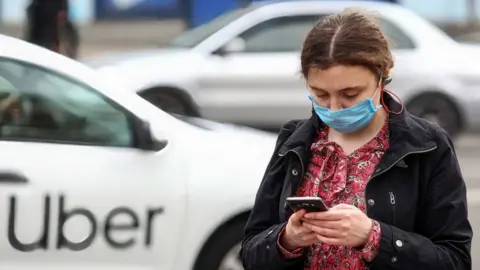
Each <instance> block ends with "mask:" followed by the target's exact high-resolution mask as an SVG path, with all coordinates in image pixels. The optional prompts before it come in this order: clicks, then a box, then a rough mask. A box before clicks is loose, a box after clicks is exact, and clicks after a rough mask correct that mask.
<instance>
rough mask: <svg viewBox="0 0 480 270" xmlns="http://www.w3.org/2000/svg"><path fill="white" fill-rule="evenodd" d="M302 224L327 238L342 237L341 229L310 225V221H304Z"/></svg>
mask: <svg viewBox="0 0 480 270" xmlns="http://www.w3.org/2000/svg"><path fill="white" fill-rule="evenodd" d="M303 226H304V227H306V228H308V229H310V230H312V231H314V232H315V233H317V234H320V235H323V236H324V237H329V238H342V237H344V236H345V235H344V232H343V231H338V230H335V229H330V228H322V227H318V226H315V225H312V224H310V223H307V222H304V223H303Z"/></svg>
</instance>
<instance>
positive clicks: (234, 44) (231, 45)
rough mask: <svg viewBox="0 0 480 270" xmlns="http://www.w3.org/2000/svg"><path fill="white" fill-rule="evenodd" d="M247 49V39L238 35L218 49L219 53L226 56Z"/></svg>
mask: <svg viewBox="0 0 480 270" xmlns="http://www.w3.org/2000/svg"><path fill="white" fill-rule="evenodd" d="M244 50H245V40H243V39H242V38H240V37H236V38H234V39H232V40H230V41H229V42H228V43H226V44H225V45H223V46H222V47H221V48H220V49H219V50H218V51H217V54H218V55H221V56H224V55H227V54H231V53H238V52H243V51H244Z"/></svg>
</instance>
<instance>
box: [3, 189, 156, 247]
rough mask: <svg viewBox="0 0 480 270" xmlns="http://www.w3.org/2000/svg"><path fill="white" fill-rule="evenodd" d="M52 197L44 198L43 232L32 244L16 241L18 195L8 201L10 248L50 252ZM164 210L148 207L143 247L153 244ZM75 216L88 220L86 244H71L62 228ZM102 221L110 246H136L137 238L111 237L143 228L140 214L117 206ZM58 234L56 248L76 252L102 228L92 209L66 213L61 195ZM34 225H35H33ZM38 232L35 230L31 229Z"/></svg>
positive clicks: (77, 209) (105, 238) (104, 233)
mask: <svg viewBox="0 0 480 270" xmlns="http://www.w3.org/2000/svg"><path fill="white" fill-rule="evenodd" d="M51 200H52V198H51V196H50V195H46V196H45V197H44V199H43V203H44V204H43V222H42V223H43V227H42V228H43V231H42V232H41V234H40V237H39V238H38V239H37V240H36V241H34V242H31V243H22V242H20V240H19V239H18V238H17V234H16V229H15V228H16V226H15V224H16V212H17V198H16V197H15V196H11V197H10V201H9V214H8V241H9V243H10V245H11V246H12V247H13V248H15V249H16V250H20V251H24V252H29V251H34V250H47V249H48V248H49V246H48V239H49V231H50V225H51V224H50V217H51V213H50V212H51V207H50V206H51ZM163 211H164V209H163V207H157V208H147V210H146V213H145V226H144V229H145V231H144V235H145V238H144V239H143V245H144V246H145V247H150V246H151V245H152V237H153V231H152V230H153V222H154V218H155V217H156V216H157V215H159V214H162V213H163ZM73 216H83V218H86V219H87V220H88V222H89V223H90V226H91V231H90V233H89V234H88V237H87V238H85V239H84V240H83V241H81V242H78V243H74V242H72V241H69V240H68V239H67V238H66V237H65V235H64V234H63V227H64V224H65V222H66V221H67V220H68V219H69V218H71V217H73ZM117 216H123V218H124V219H125V217H127V218H128V222H125V223H123V224H118V222H117V223H114V219H115V218H116V217H117ZM100 221H103V228H100V229H102V230H103V236H104V240H105V242H107V243H108V245H109V246H111V247H112V248H115V249H125V248H129V247H132V246H134V245H135V244H136V243H137V241H138V239H135V238H134V237H131V238H129V239H127V240H123V241H119V240H117V239H115V238H114V237H113V235H112V233H113V232H115V231H136V230H139V228H140V218H139V215H138V214H137V213H136V212H135V211H134V210H133V209H131V208H128V207H125V206H120V207H115V208H114V209H112V210H110V211H109V212H108V213H107V215H106V217H105V218H102V219H101V220H100ZM57 225H58V227H57V228H58V232H57V235H56V245H55V248H56V249H63V248H67V249H69V250H73V251H80V250H84V249H86V248H88V247H89V246H90V245H92V243H93V241H94V240H95V238H96V235H97V231H98V229H99V228H98V227H99V226H101V225H102V223H100V222H99V220H98V217H96V216H95V215H94V214H93V213H92V212H91V211H90V210H88V209H86V208H84V207H77V208H72V209H70V210H65V196H64V195H60V196H59V197H58V219H57ZM32 226H34V224H32ZM32 229H33V230H36V228H32Z"/></svg>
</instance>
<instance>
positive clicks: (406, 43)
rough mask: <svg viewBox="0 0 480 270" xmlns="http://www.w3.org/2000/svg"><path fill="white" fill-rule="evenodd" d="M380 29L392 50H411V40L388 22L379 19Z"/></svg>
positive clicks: (412, 44) (413, 45)
mask: <svg viewBox="0 0 480 270" xmlns="http://www.w3.org/2000/svg"><path fill="white" fill-rule="evenodd" d="M380 28H381V30H382V32H383V34H384V35H385V36H387V39H388V41H389V42H390V43H391V45H392V47H393V48H394V49H413V48H415V44H414V43H413V41H412V39H410V37H409V36H408V35H407V34H406V33H405V32H404V31H402V30H401V29H400V28H399V27H398V26H396V25H395V24H394V23H392V22H391V21H390V20H388V19H385V18H380Z"/></svg>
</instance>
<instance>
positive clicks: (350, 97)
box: [343, 93, 358, 99]
mask: <svg viewBox="0 0 480 270" xmlns="http://www.w3.org/2000/svg"><path fill="white" fill-rule="evenodd" d="M343 96H344V97H346V98H348V99H354V98H356V97H357V96H358V94H357V93H344V94H343Z"/></svg>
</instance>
